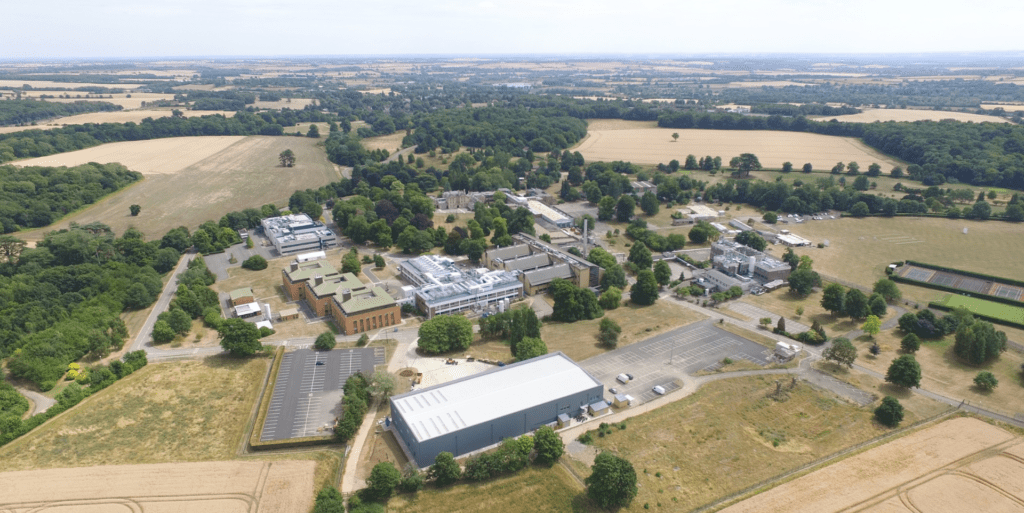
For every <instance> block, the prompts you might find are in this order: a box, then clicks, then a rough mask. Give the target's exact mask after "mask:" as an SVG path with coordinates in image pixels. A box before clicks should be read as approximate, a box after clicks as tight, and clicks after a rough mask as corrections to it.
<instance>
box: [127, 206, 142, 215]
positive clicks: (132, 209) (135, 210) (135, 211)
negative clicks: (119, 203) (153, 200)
mask: <svg viewBox="0 0 1024 513" xmlns="http://www.w3.org/2000/svg"><path fill="white" fill-rule="evenodd" d="M128 211H129V212H130V213H131V214H132V217H135V216H137V215H139V212H142V207H140V206H139V205H131V206H129V207H128Z"/></svg>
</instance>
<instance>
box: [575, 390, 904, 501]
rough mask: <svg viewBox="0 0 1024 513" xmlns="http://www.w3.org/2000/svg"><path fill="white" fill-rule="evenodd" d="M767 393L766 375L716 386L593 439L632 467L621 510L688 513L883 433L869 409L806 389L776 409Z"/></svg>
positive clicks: (777, 404) (601, 448)
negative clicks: (630, 488)
mask: <svg viewBox="0 0 1024 513" xmlns="http://www.w3.org/2000/svg"><path fill="white" fill-rule="evenodd" d="M774 389H775V377H773V376H766V377H761V376H757V377H747V378H736V379H729V380H722V381H717V382H714V383H710V384H708V385H707V386H705V387H704V388H702V389H701V390H700V391H698V392H697V393H695V394H693V395H692V396H690V397H687V398H685V399H683V400H681V401H676V402H673V403H670V404H667V405H665V406H664V407H661V408H658V409H657V410H654V411H652V412H650V413H647V414H644V415H641V416H638V417H634V418H632V419H630V420H628V421H627V422H626V424H627V427H626V429H625V430H619V429H614V430H613V431H612V433H611V434H610V435H607V436H604V437H595V445H596V446H597V448H598V449H600V450H603V451H611V452H613V453H615V454H617V455H619V456H621V457H624V458H626V459H628V460H630V461H631V462H632V463H633V466H634V467H635V468H636V471H637V476H638V482H639V484H640V492H639V494H638V495H637V497H636V499H634V500H633V503H632V504H631V505H630V506H629V507H628V508H625V509H624V511H638V512H639V511H644V510H645V508H644V505H645V504H647V505H649V508H650V509H654V510H659V509H660V510H662V511H689V510H691V509H693V508H696V507H699V506H700V505H702V504H706V503H708V502H711V501H714V500H715V499H717V498H719V497H722V496H725V495H728V494H729V493H733V492H736V491H738V490H741V489H743V488H745V487H747V486H750V485H753V484H755V483H758V482H760V481H762V480H764V479H766V478H769V477H771V476H774V475H778V474H781V473H783V472H786V471H787V470H789V469H792V468H796V467H799V466H800V465H803V464H805V463H808V462H811V461H814V460H816V459H818V458H821V457H823V456H826V455H828V454H832V453H834V452H836V451H839V450H841V449H843V448H846V447H849V446H851V445H854V444H857V443H859V442H862V441H865V440H868V439H871V438H873V437H876V436H879V435H881V434H884V433H886V432H887V431H888V430H887V428H884V427H882V426H880V425H879V424H877V423H875V422H874V421H873V420H872V414H871V411H870V409H869V408H862V407H859V406H855V405H852V404H850V403H846V402H844V401H842V400H839V399H836V398H834V397H833V396H831V395H830V394H827V393H825V392H821V391H819V390H818V389H815V388H812V387H811V386H809V385H806V384H800V385H798V386H797V387H796V388H795V389H793V390H792V391H790V392H789V398H788V400H786V401H779V402H777V401H775V400H773V399H770V398H768V397H767V394H768V392H770V391H774ZM918 418H920V417H919V416H918V415H917V414H916V413H914V412H909V413H908V414H907V418H906V420H905V422H907V423H909V422H913V421H914V420H917V419H918Z"/></svg>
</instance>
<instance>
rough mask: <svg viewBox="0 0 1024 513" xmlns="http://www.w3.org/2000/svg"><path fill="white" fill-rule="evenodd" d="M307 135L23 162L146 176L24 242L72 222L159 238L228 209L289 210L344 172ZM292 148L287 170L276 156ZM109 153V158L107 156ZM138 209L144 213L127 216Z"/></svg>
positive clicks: (154, 143)
mask: <svg viewBox="0 0 1024 513" xmlns="http://www.w3.org/2000/svg"><path fill="white" fill-rule="evenodd" d="M318 142H320V140H319V139H310V138H308V137H267V136H250V137H181V138H172V139H155V140H151V141H134V142H125V143H112V144H105V145H102V146H97V147H95V148H89V149H86V150H81V151H76V152H70V153H63V154H59V155H52V156H49V157H44V158H40V159H31V160H27V161H21V162H18V163H17V164H18V165H31V164H35V165H75V164H79V163H83V162H89V161H97V162H112V161H116V162H122V163H124V164H125V165H127V166H128V168H129V169H132V170H135V171H139V172H141V173H143V174H144V175H146V178H145V179H144V180H142V181H141V182H139V183H137V184H135V185H132V186H131V187H128V188H127V189H124V190H122V191H119V192H117V193H115V194H112V195H110V196H108V197H106V198H103V199H102V200H100V201H98V202H96V204H94V205H92V206H90V207H88V208H86V209H84V210H81V211H79V212H75V213H73V214H71V215H69V216H67V217H65V218H64V219H62V220H61V221H60V222H58V223H55V224H53V225H51V226H48V227H46V228H44V229H41V230H35V231H31V232H23V233H22V234H21V236H22V237H24V238H26V240H34V239H39V238H42V235H43V233H45V232H48V231H50V230H55V229H60V228H64V227H66V226H67V224H68V223H69V222H71V221H74V222H77V223H79V224H87V223H90V222H93V221H99V222H102V223H105V224H107V225H110V226H111V227H112V228H113V229H114V231H115V232H117V233H122V232H124V230H125V229H126V228H127V227H129V226H135V227H136V228H138V229H139V230H141V231H142V232H143V233H145V234H146V236H148V237H150V238H151V239H152V238H160V237H162V236H163V235H164V234H165V233H167V231H168V230H170V229H172V228H175V227H178V226H187V227H189V229H192V228H195V227H196V226H198V225H200V224H202V223H203V222H205V221H208V220H213V221H217V220H218V219H220V218H221V216H223V215H224V214H226V213H227V212H231V211H235V210H242V209H245V208H250V207H252V208H259V207H260V206H261V205H264V204H266V203H275V204H276V205H278V206H287V204H288V197H289V196H291V194H292V193H293V192H295V191H296V190H298V189H307V188H311V187H312V188H317V187H321V186H323V185H326V184H328V183H330V182H333V181H335V180H338V179H339V178H340V177H341V171H340V169H341V168H339V167H338V166H335V165H334V164H333V163H331V162H330V161H329V160H327V155H326V154H325V153H324V151H323V148H321V147H319V146H317V143H318ZM286 149H291V150H292V151H293V152H295V156H296V160H295V166H294V167H290V168H283V167H281V163H280V161H279V160H278V155H279V154H280V153H281V152H282V151H284V150H286ZM104 155H105V156H104ZM133 204H137V205H139V206H141V207H142V213H141V214H139V215H138V216H137V217H132V216H131V215H130V214H129V208H128V207H129V206H131V205H133Z"/></svg>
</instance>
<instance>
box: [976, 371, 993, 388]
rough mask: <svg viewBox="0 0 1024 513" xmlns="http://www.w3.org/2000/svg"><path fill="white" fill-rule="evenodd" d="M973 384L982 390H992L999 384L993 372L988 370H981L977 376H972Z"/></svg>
mask: <svg viewBox="0 0 1024 513" xmlns="http://www.w3.org/2000/svg"><path fill="white" fill-rule="evenodd" d="M974 384H975V385H976V386H977V387H978V388H980V389H982V390H993V389H995V388H996V387H997V386H999V380H998V379H996V376H995V374H992V373H991V372H989V371H981V372H979V373H978V375H977V376H974Z"/></svg>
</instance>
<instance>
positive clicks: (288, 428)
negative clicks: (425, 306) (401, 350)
mask: <svg viewBox="0 0 1024 513" xmlns="http://www.w3.org/2000/svg"><path fill="white" fill-rule="evenodd" d="M384 355H385V353H384V348H383V347H364V348H356V349H335V350H333V351H314V350H311V349H299V350H297V351H292V352H289V353H285V354H284V356H282V360H281V367H280V369H279V370H278V373H277V381H276V382H275V383H274V394H273V396H271V398H270V407H269V408H268V409H267V418H266V420H265V421H264V422H263V430H262V432H261V433H260V441H261V442H269V441H272V440H286V439H289V438H303V437H308V436H324V435H329V434H330V433H331V431H330V430H329V428H331V427H333V426H334V419H335V418H337V417H338V416H340V415H341V397H342V395H344V393H343V392H342V388H343V387H344V386H345V380H347V379H348V378H349V376H351V375H353V374H355V373H357V372H362V373H364V374H365V375H367V376H369V375H370V374H372V373H373V368H374V366H376V365H384V363H385V359H384Z"/></svg>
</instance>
